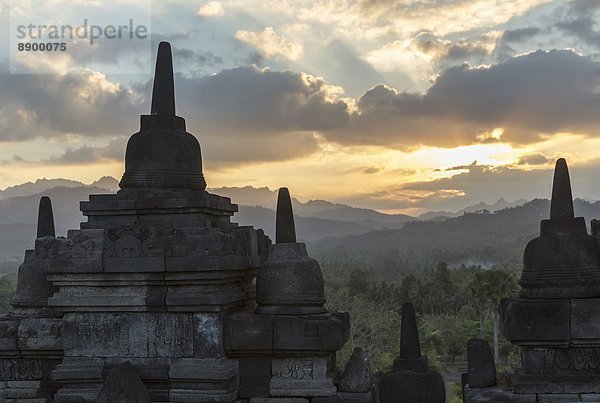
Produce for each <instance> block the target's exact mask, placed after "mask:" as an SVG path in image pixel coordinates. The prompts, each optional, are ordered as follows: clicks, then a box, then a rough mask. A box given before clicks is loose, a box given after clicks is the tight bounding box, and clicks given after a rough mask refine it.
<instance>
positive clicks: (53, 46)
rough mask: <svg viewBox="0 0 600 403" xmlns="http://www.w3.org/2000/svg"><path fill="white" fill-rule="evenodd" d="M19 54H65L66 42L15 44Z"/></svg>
mask: <svg viewBox="0 0 600 403" xmlns="http://www.w3.org/2000/svg"><path fill="white" fill-rule="evenodd" d="M17 50H18V51H19V52H65V51H66V50H67V43H66V42H42V43H37V42H19V43H18V44H17Z"/></svg>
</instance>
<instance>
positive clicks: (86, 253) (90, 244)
mask: <svg viewBox="0 0 600 403" xmlns="http://www.w3.org/2000/svg"><path fill="white" fill-rule="evenodd" d="M94 252H95V247H94V241H93V240H92V239H89V238H88V237H86V236H84V234H82V233H81V232H79V231H77V232H74V233H72V235H71V237H70V238H69V239H64V238H39V239H36V241H35V257H36V258H37V259H92V258H93V257H94Z"/></svg>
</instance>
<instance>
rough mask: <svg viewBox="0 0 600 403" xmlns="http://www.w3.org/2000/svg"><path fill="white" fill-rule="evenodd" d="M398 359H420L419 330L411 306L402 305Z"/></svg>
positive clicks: (409, 304) (408, 304) (408, 303)
mask: <svg viewBox="0 0 600 403" xmlns="http://www.w3.org/2000/svg"><path fill="white" fill-rule="evenodd" d="M400 358H403V359H415V358H421V345H420V343H419V328H418V327H417V318H416V316H415V309H414V307H413V304H411V303H410V302H406V303H404V304H402V324H401V328H400Z"/></svg>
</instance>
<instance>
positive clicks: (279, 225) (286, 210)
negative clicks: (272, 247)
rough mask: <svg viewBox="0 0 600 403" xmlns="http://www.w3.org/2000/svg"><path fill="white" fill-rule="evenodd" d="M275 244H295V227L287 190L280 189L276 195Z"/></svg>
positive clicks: (290, 200)
mask: <svg viewBox="0 0 600 403" xmlns="http://www.w3.org/2000/svg"><path fill="white" fill-rule="evenodd" d="M275 242H276V243H294V242H296V227H295V225H294V213H293V211H292V199H291V198H290V191H289V190H288V188H280V189H279V194H278V195H277V219H276V221H275Z"/></svg>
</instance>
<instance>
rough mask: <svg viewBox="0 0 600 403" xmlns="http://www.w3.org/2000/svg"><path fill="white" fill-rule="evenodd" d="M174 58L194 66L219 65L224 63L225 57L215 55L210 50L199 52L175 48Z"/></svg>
mask: <svg viewBox="0 0 600 403" xmlns="http://www.w3.org/2000/svg"><path fill="white" fill-rule="evenodd" d="M173 59H174V60H177V62H178V63H181V64H188V65H190V66H192V67H198V66H209V67H215V66H217V65H220V64H223V58H222V57H221V56H217V55H215V54H214V53H212V52H210V51H204V52H198V51H195V50H192V49H186V48H174V49H173Z"/></svg>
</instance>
